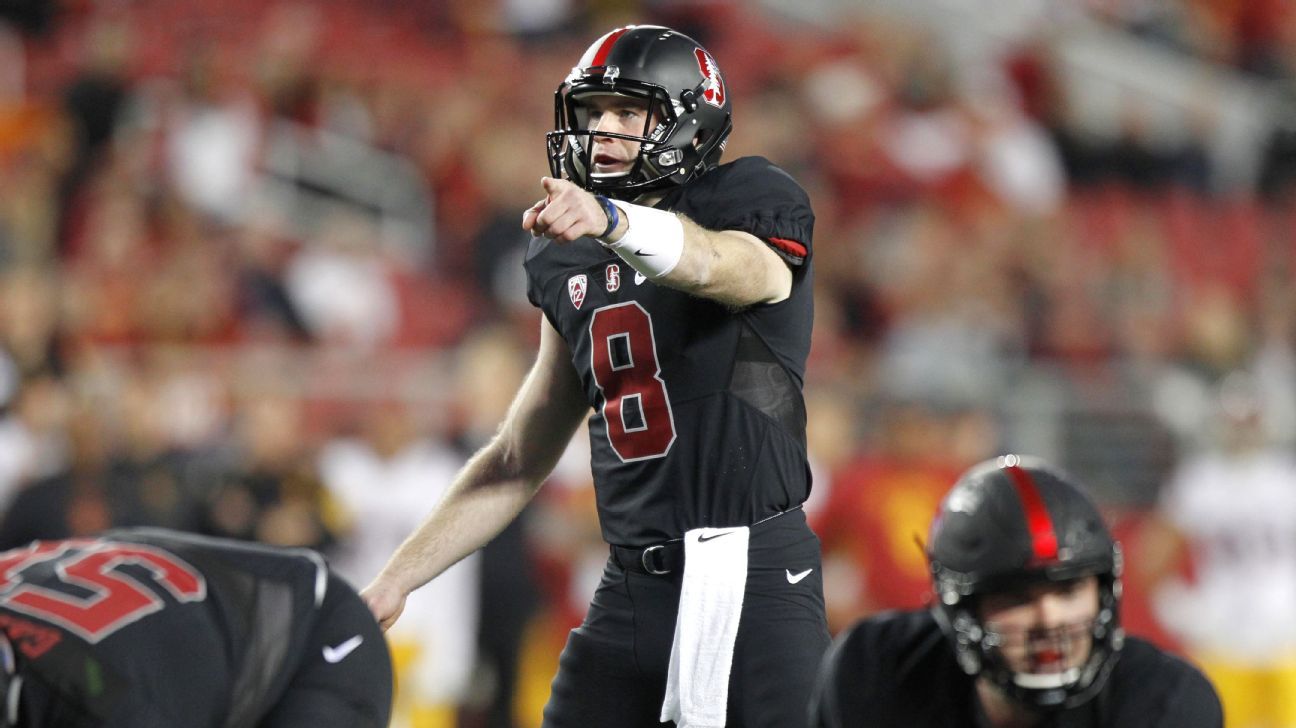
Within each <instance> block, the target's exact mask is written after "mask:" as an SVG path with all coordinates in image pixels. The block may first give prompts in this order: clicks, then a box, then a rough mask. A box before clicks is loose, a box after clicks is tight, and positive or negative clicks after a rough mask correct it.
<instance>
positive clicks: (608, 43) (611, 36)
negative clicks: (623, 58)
mask: <svg viewBox="0 0 1296 728" xmlns="http://www.w3.org/2000/svg"><path fill="white" fill-rule="evenodd" d="M627 30H630V28H628V27H626V28H617V29H616V30H614V31H612V32H611V33H608V36H607V37H606V38H604V39H603V45H601V46H599V49H598V50H597V51H595V52H594V60H593V61H590V65H591V66H601V65H603V64H604V63H606V62H607V57H608V54H609V53H611V52H612V46H614V45H616V42H617V41H618V40H620V39H621V36H623V35H625V32H626V31H627Z"/></svg>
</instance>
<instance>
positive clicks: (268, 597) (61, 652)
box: [0, 529, 327, 728]
mask: <svg viewBox="0 0 1296 728" xmlns="http://www.w3.org/2000/svg"><path fill="white" fill-rule="evenodd" d="M326 578H327V570H326V567H325V566H324V563H323V561H322V560H321V559H320V557H319V556H318V555H316V554H314V553H313V552H309V551H305V550H301V551H295V552H285V551H283V550H278V551H271V550H270V549H267V548H265V547H261V546H256V545H253V544H246V545H244V544H235V543H231V542H219V543H218V542H214V541H212V540H210V539H204V538H201V537H196V536H193V537H191V536H184V535H181V534H177V533H172V532H162V531H156V530H150V529H139V530H123V531H117V532H113V533H111V534H109V535H106V536H105V537H103V538H97V539H80V540H67V541H38V542H34V543H33V544H32V545H30V546H27V547H23V548H19V549H14V550H12V551H7V552H5V553H3V554H0V579H3V584H2V585H0V629H3V630H4V633H5V635H6V636H7V637H8V638H9V641H10V642H11V643H12V645H13V647H14V652H15V654H16V656H17V672H18V674H19V675H21V676H22V679H23V701H22V703H23V713H24V715H25V721H24V722H23V723H22V724H23V725H32V726H67V727H68V728H78V727H79V726H114V727H116V726H119V725H121V726H122V728H125V726H124V724H122V723H121V722H120V720H118V719H117V718H116V716H131V719H130V723H131V725H132V726H182V725H183V726H193V727H194V728H205V727H206V726H213V728H218V727H219V726H222V725H227V724H228V723H226V721H230V720H232V721H235V722H236V723H239V724H242V725H255V723H256V719H257V718H259V717H260V716H261V714H262V713H263V712H264V710H265V709H266V708H267V707H268V706H269V704H270V703H272V702H273V700H274V699H275V696H276V695H277V694H278V693H279V692H280V691H282V690H283V688H284V685H285V684H286V681H287V680H288V679H289V678H290V677H291V675H292V673H293V669H294V665H295V661H296V660H297V659H298V657H297V656H298V655H300V654H301V653H302V645H303V642H304V640H305V639H306V636H307V635H308V634H309V630H310V629H311V627H312V626H313V623H314V622H313V620H314V619H315V615H316V611H315V610H316V605H317V604H318V603H319V601H320V600H322V598H323V590H324V586H325V584H326Z"/></svg>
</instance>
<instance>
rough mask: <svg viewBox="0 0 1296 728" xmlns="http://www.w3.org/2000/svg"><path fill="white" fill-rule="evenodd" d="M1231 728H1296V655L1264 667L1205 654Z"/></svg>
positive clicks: (1200, 661) (1203, 660)
mask: <svg viewBox="0 0 1296 728" xmlns="http://www.w3.org/2000/svg"><path fill="white" fill-rule="evenodd" d="M1198 664H1199V665H1200V666H1201V668H1202V671H1203V672H1205V673H1206V676H1207V677H1208V678H1210V681H1211V682H1212V683H1214V685H1215V690H1216V691H1217V692H1218V693H1219V696H1220V702H1222V703H1223V704H1224V725H1226V726H1228V728H1296V655H1293V656H1290V657H1289V658H1287V659H1282V660H1275V661H1274V662H1273V664H1270V665H1264V666H1254V665H1244V664H1239V663H1237V662H1235V661H1230V660H1227V659H1219V658H1217V657H1213V656H1210V655H1202V656H1200V658H1199V659H1198Z"/></svg>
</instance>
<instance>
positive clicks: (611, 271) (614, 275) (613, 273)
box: [578, 263, 621, 308]
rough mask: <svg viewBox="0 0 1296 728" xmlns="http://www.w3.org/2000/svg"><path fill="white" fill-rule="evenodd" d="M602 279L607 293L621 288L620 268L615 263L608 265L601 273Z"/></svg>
mask: <svg viewBox="0 0 1296 728" xmlns="http://www.w3.org/2000/svg"><path fill="white" fill-rule="evenodd" d="M603 278H604V280H606V281H607V292H608V293H612V292H613V291H615V290H617V289H618V288H620V287H621V266H619V265H617V264H616V263H608V267H607V268H606V269H604V271H603ZM578 308H579V307H578Z"/></svg>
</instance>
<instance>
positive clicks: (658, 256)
mask: <svg viewBox="0 0 1296 728" xmlns="http://www.w3.org/2000/svg"><path fill="white" fill-rule="evenodd" d="M612 204H614V205H616V206H617V207H618V208H620V209H621V211H622V212H624V213H625V216H626V223H627V225H628V228H627V229H626V233H625V235H622V236H621V239H620V240H618V241H616V242H615V243H603V245H604V247H606V248H608V249H609V250H611V251H613V252H615V253H616V254H617V255H619V256H621V258H622V259H623V260H625V262H627V263H629V264H630V267H631V268H634V269H635V270H637V271H639V272H640V273H643V274H644V275H646V276H648V277H649V278H652V279H654V280H655V279H657V278H661V277H662V276H664V275H666V274H667V273H670V272H671V271H672V270H674V269H675V266H676V265H678V264H679V262H680V258H681V257H682V256H683V255H684V224H683V223H681V222H680V219H679V217H678V216H676V215H675V213H673V212H667V211H666V210H657V209H654V208H651V207H644V206H643V205H635V204H631V203H629V202H620V201H618V202H614V203H612Z"/></svg>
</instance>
